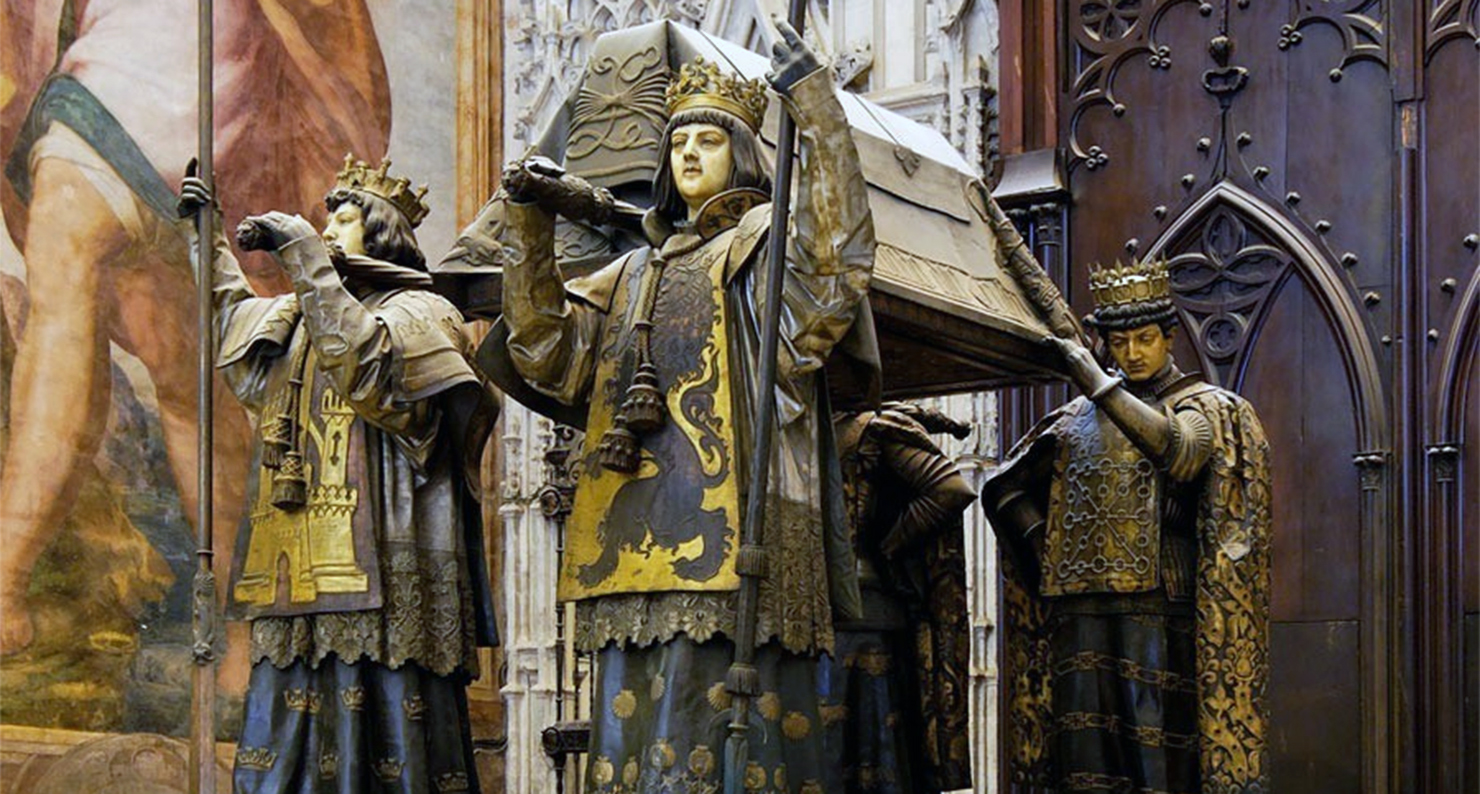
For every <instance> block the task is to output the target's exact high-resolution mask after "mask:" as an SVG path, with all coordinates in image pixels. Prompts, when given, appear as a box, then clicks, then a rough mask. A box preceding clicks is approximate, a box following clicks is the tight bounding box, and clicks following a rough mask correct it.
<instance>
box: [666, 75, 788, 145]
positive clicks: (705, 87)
mask: <svg viewBox="0 0 1480 794" xmlns="http://www.w3.org/2000/svg"><path fill="white" fill-rule="evenodd" d="M664 97H665V98H666V99H667V100H668V115H669V116H670V117H672V116H673V115H674V114H675V113H679V112H681V111H684V110H689V109H691V108H714V109H716V110H723V111H725V112H726V113H729V114H731V115H733V116H736V117H738V118H739V119H740V120H741V121H743V122H745V124H746V125H747V126H749V127H750V129H751V130H752V131H759V130H760V128H761V120H762V119H764V118H765V117H766V102H767V98H766V84H765V83H764V82H762V81H760V80H746V79H745V78H743V77H737V76H735V75H732V74H728V73H726V72H722V71H720V68H719V66H717V65H715V64H712V63H709V62H708V61H705V60H704V59H703V58H697V57H696V58H694V61H693V63H686V64H684V65H683V66H682V67H680V68H679V70H678V77H677V78H676V79H674V81H673V82H672V83H669V84H668V90H667V91H665V92H664Z"/></svg>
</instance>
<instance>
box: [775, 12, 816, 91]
mask: <svg viewBox="0 0 1480 794" xmlns="http://www.w3.org/2000/svg"><path fill="white" fill-rule="evenodd" d="M772 19H773V20H774V21H775V23H776V30H778V31H779V32H780V33H781V41H778V42H776V43H775V44H774V45H772V46H771V72H770V73H769V74H767V75H766V79H767V80H768V81H770V83H771V87H772V88H775V89H776V90H777V91H779V92H780V93H783V94H786V93H790V91H791V87H792V86H794V85H796V84H797V83H799V82H801V80H802V78H804V77H806V76H807V75H809V74H812V73H813V72H815V71H817V70H818V69H821V68H822V61H821V60H819V59H818V57H817V54H816V53H814V52H812V48H811V47H808V46H807V42H805V41H803V40H802V35H801V34H800V33H797V31H796V28H794V27H792V26H791V23H789V22H787V21H786V20H784V19H781V18H780V17H772Z"/></svg>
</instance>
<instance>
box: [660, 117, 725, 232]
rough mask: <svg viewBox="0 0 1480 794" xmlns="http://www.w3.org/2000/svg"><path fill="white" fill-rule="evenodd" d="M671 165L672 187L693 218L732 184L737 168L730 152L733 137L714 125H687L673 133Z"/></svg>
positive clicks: (669, 163) (669, 155)
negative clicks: (732, 172)
mask: <svg viewBox="0 0 1480 794" xmlns="http://www.w3.org/2000/svg"><path fill="white" fill-rule="evenodd" d="M668 157H669V162H668V165H669V166H670V167H671V168H672V169H673V186H674V187H676V188H677V189H678V195H679V196H680V197H681V198H683V203H684V204H686V205H687V206H688V208H689V217H690V218H692V217H694V215H695V214H696V213H697V212H698V211H699V208H700V207H702V206H703V205H704V202H706V201H708V200H709V199H710V198H713V197H714V196H715V194H717V193H720V192H721V191H723V190H724V189H725V186H726V185H728V184H730V171H731V170H732V169H733V168H734V166H735V161H734V157H733V154H732V152H731V151H730V133H728V132H726V131H725V129H724V128H723V127H718V126H715V125H713V124H685V125H683V126H682V127H679V128H678V129H676V130H674V131H673V138H672V144H671V148H670V149H669V150H668Z"/></svg>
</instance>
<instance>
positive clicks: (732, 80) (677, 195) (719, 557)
mask: <svg viewBox="0 0 1480 794" xmlns="http://www.w3.org/2000/svg"><path fill="white" fill-rule="evenodd" d="M781 30H782V34H783V36H784V41H783V42H781V43H779V44H778V45H777V47H776V60H775V62H774V63H773V67H774V75H773V77H772V78H771V85H772V87H773V88H774V89H775V90H776V92H777V93H778V94H779V95H780V97H781V99H782V101H783V102H785V105H786V110H787V112H788V113H790V114H791V115H792V117H793V118H794V119H795V120H796V125H797V130H798V136H799V140H800V160H799V163H800V166H799V169H800V173H799V179H798V181H797V189H796V190H797V192H796V202H795V205H794V211H793V215H792V217H791V219H790V220H791V224H790V230H789V233H788V234H787V235H786V237H785V238H784V239H769V229H770V227H771V222H772V205H771V203H770V190H771V178H770V175H769V169H768V167H767V165H766V163H765V160H764V158H763V154H762V149H761V145H760V141H759V136H758V132H759V129H760V125H761V122H762V119H763V117H764V112H765V108H766V104H767V101H768V100H767V93H766V87H765V84H764V83H762V82H761V81H758V80H745V79H742V78H739V77H737V76H735V75H733V74H730V73H729V72H727V71H725V70H723V69H722V68H720V66H718V65H716V64H713V63H709V62H705V61H703V60H701V59H695V60H694V61H693V62H691V63H688V64H684V65H683V66H682V68H681V70H680V71H679V72H678V74H677V75H676V76H675V77H674V79H673V81H672V83H671V84H670V86H669V88H668V89H667V111H668V114H669V121H668V124H667V127H666V130H665V131H664V134H663V137H662V142H661V147H662V148H661V151H662V152H663V155H662V157H661V159H660V165H659V169H658V171H657V174H656V176H655V178H654V184H653V187H654V196H655V202H654V203H655V206H654V207H653V209H652V210H651V211H650V212H649V213H648V216H647V219H646V222H645V224H644V226H645V228H646V230H647V237H648V241H649V243H650V244H649V245H648V246H646V247H642V248H639V249H637V250H634V251H632V252H629V253H627V254H624V255H622V256H621V257H619V258H618V259H616V260H615V261H614V262H612V263H611V264H610V265H607V266H606V267H604V268H603V269H601V270H599V271H597V272H596V273H594V274H593V275H590V276H586V277H581V278H575V279H571V280H569V281H567V280H565V279H564V278H563V277H562V275H561V272H560V269H559V267H558V263H557V261H556V255H555V245H554V227H555V217H556V215H557V214H559V215H563V216H565V217H567V218H570V219H572V220H576V221H581V220H583V210H582V209H581V207H582V206H593V205H598V204H600V203H601V202H600V201H599V200H596V201H592V200H585V199H591V198H592V196H590V195H587V196H585V199H583V197H582V192H581V190H580V188H579V185H580V180H576V179H574V178H573V177H571V176H570V175H564V174H562V173H560V171H559V170H558V167H557V166H555V164H554V163H551V162H549V161H541V160H532V159H526V160H523V161H519V162H515V163H513V164H511V165H510V166H509V167H508V168H507V169H506V171H505V173H504V181H503V188H502V189H503V191H505V193H506V196H505V200H506V201H507V204H506V206H505V207H503V209H502V211H503V213H504V215H503V224H504V225H503V229H502V233H501V235H500V237H499V239H498V240H497V242H496V245H497V247H498V248H499V249H500V250H499V252H498V253H499V255H500V256H501V257H502V264H503V269H504V277H503V279H504V280H503V307H504V315H503V318H502V320H501V324H502V326H503V329H504V331H506V334H504V335H501V333H502V332H501V331H500V329H499V328H496V329H495V332H494V333H492V334H490V337H489V339H490V340H492V342H485V347H484V350H483V352H482V353H481V354H480V362H483V363H484V364H485V366H489V367H490V370H491V371H502V372H506V373H512V374H511V375H510V377H511V378H512V379H513V380H516V381H517V382H516V383H506V382H505V380H503V379H500V380H499V383H500V385H501V386H504V387H505V389H506V391H509V392H511V393H515V394H519V395H520V396H519V399H520V400H521V401H524V400H526V399H530V400H536V401H537V400H547V401H553V402H555V403H558V404H560V405H562V406H565V407H566V408H567V409H573V410H574V411H576V412H578V413H579V415H580V417H581V418H582V419H583V420H584V429H585V431H586V436H585V441H584V446H583V448H582V449H581V450H580V451H579V452H578V453H577V461H576V464H577V465H576V471H577V472H578V474H577V482H576V489H575V495H574V503H573V507H572V512H571V514H570V516H569V518H568V519H567V522H566V526H565V546H564V550H565V556H564V562H563V569H562V571H561V574H560V580H559V596H560V598H561V600H563V601H566V602H570V601H574V602H575V603H576V607H577V608H576V615H577V621H576V642H577V645H578V647H579V648H581V649H583V650H587V651H591V652H594V653H595V654H596V670H595V676H594V694H593V697H594V702H593V713H592V717H591V719H592V738H591V746H590V750H589V755H588V761H587V767H586V768H587V781H586V783H587V788H586V789H585V790H587V791H591V792H619V791H620V792H673V794H688V793H690V792H692V794H699V792H714V791H718V790H721V787H722V786H723V785H724V783H725V780H724V775H725V774H726V772H725V769H724V767H725V763H724V758H723V756H724V745H725V739H726V725H727V723H728V722H729V719H730V705H731V693H730V692H729V691H728V690H727V689H726V672H727V669H728V668H729V666H730V664H731V661H732V659H733V658H734V656H735V646H734V642H735V637H736V636H737V635H736V633H737V621H738V620H739V619H740V618H739V616H738V615H737V603H738V599H737V590H738V589H739V588H740V582H741V571H740V569H741V568H746V566H749V567H748V568H747V570H751V571H763V572H764V578H762V579H761V581H760V587H759V609H758V610H757V612H756V620H757V624H756V625H757V626H758V629H757V631H756V633H755V634H756V652H755V668H756V669H757V671H758V678H759V693H758V697H757V698H756V699H755V701H754V702H755V709H754V710H753V711H752V712H751V717H752V718H753V724H752V726H751V728H750V730H749V755H748V758H747V759H746V761H745V762H744V763H743V764H742V765H741V766H742V768H740V769H737V770H735V772H734V774H735V775H737V776H738V777H739V778H740V782H743V784H744V790H755V791H783V792H788V793H789V794H798V793H799V792H801V793H804V794H821V793H822V792H842V791H844V790H845V789H844V788H843V787H842V785H841V783H840V782H838V781H837V779H836V778H837V775H836V773H835V772H833V771H832V770H833V767H834V764H833V759H831V758H830V757H829V756H828V754H827V753H826V752H825V750H824V747H823V742H822V730H821V727H822V726H821V722H820V719H821V716H822V715H821V713H820V712H819V695H818V665H817V658H818V656H819V655H820V654H823V653H826V652H828V651H831V650H832V649H833V640H834V635H833V611H834V608H835V606H836V604H835V600H834V594H835V593H838V592H848V593H851V601H852V602H854V604H853V605H854V606H855V607H856V601H857V586H856V572H855V570H854V566H853V564H852V561H851V550H850V548H849V547H848V544H847V537H846V529H845V527H844V526H843V521H844V519H843V513H842V500H841V495H840V494H838V493H837V492H836V489H835V488H834V487H833V484H835V483H836V482H837V481H838V474H837V467H838V464H837V457H836V454H835V452H834V451H833V450H832V449H831V445H832V428H831V416H830V409H829V408H828V407H827V406H826V391H825V384H824V383H823V377H822V371H821V370H822V367H823V364H824V363H825V361H826V360H827V359H828V357H829V356H830V355H834V354H836V351H835V348H840V347H841V345H840V343H841V342H843V340H845V337H848V335H849V334H850V333H852V332H853V330H854V327H855V319H857V318H858V317H859V316H860V314H861V307H862V306H863V303H864V300H865V298H866V295H867V290H868V284H869V280H870V277H871V274H872V268H873V252H874V235H873V225H872V220H871V217H870V214H869V207H868V199H867V195H866V192H865V183H864V180H863V174H862V172H861V170H860V166H859V162H858V156H857V152H856V150H855V148H854V144H853V141H852V138H851V136H850V134H849V127H848V123H847V120H846V118H845V116H844V111H843V108H842V106H841V104H840V102H839V101H838V98H837V96H836V95H835V93H834V90H835V89H834V86H833V81H832V77H831V73H830V71H829V70H827V69H825V68H823V66H822V65H821V64H820V63H819V62H818V61H817V59H816V57H815V56H814V55H813V54H812V53H811V52H810V51H809V50H808V49H807V47H806V45H805V44H804V43H803V42H802V40H801V38H800V37H799V36H798V35H797V34H796V32H795V31H794V30H792V29H791V28H790V27H789V26H786V25H785V23H781ZM572 191H574V192H572ZM596 196H597V198H599V192H598V193H597V194H596ZM776 245H783V246H785V267H784V269H783V271H782V272H781V273H779V274H778V275H777V277H779V278H782V279H784V290H783V296H782V300H783V301H784V304H783V309H782V320H781V326H780V336H779V339H780V351H781V352H780V358H779V365H778V375H777V382H776V400H777V410H776V419H775V423H774V426H773V427H774V432H775V433H776V436H775V439H776V442H775V444H774V445H772V458H771V466H770V470H771V477H770V479H769V481H768V482H766V483H758V484H751V483H747V482H746V479H747V475H748V471H747V467H748V465H749V461H750V458H751V454H752V453H751V450H752V449H753V445H754V440H753V439H752V438H751V436H752V434H753V432H754V428H753V422H754V416H755V415H756V413H757V406H758V405H759V403H760V400H761V395H760V394H759V393H758V391H759V389H758V385H757V382H756V381H757V379H758V373H759V372H760V371H761V364H760V361H759V359H760V355H761V323H760V319H761V317H762V316H763V311H762V310H763V308H764V307H763V305H762V304H763V303H764V299H765V293H766V290H765V283H766V280H767V277H768V275H769V274H768V273H767V272H766V271H765V268H764V267H762V262H761V260H762V259H763V258H764V257H763V253H764V252H765V251H766V250H767V249H769V248H770V247H771V246H776ZM490 344H492V345H493V348H492V349H490V347H489V345H490ZM489 362H492V364H490V363H489ZM751 487H757V488H765V489H766V492H765V496H766V501H767V505H766V510H765V516H766V522H765V526H764V531H763V543H762V554H761V555H752V556H750V557H747V556H746V555H745V554H742V553H741V551H742V550H741V548H740V528H741V525H742V520H743V515H742V513H743V510H744V505H745V504H746V494H747V493H748V489H749V488H751ZM742 558H744V560H745V561H744V562H743V563H742ZM850 583H851V585H852V586H851V590H850V589H849V584H850ZM735 782H736V780H734V779H732V780H730V783H731V784H732V785H733V784H734V783H735Z"/></svg>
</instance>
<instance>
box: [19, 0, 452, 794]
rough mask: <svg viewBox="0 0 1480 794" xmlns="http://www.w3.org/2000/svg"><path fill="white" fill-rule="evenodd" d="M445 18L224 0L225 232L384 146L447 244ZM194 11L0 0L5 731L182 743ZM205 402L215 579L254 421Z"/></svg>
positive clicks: (264, 280)
mask: <svg viewBox="0 0 1480 794" xmlns="http://www.w3.org/2000/svg"><path fill="white" fill-rule="evenodd" d="M451 6H452V4H440V5H439V6H438V8H437V9H435V10H433V9H428V8H426V7H423V6H419V5H416V4H414V3H413V2H410V0H341V2H334V3H325V2H322V1H321V0H216V3H215V15H216V19H215V30H216V43H215V56H216V65H215V82H216V100H215V124H216V142H215V147H216V173H217V176H218V184H217V193H218V195H220V196H221V198H222V204H223V210H224V213H225V221H226V223H227V224H228V228H231V227H234V225H235V224H236V222H237V221H239V220H240V219H241V218H242V217H243V216H245V215H247V214H250V213H254V212H261V211H264V210H267V209H283V210H287V211H290V212H292V211H297V212H300V213H302V214H303V215H305V216H306V217H308V218H309V219H310V220H311V221H313V222H315V223H316V224H317V223H319V222H320V221H321V220H322V216H323V206H322V197H323V194H324V193H325V191H326V190H327V188H328V187H330V186H331V185H332V184H333V179H334V173H335V172H336V171H337V170H338V168H339V165H340V164H341V162H342V161H343V158H344V155H345V153H346V152H354V153H355V154H356V155H357V156H359V157H360V158H363V159H367V160H372V161H374V160H378V159H379V158H381V157H383V156H387V155H389V156H390V157H391V158H393V159H395V160H397V162H398V165H399V166H400V169H404V170H406V171H407V172H410V173H415V174H417V176H418V178H420V179H426V180H428V181H429V182H430V183H431V184H432V188H433V189H432V192H431V194H430V198H429V203H431V205H432V207H433V213H432V216H431V217H430V218H429V219H428V221H427V223H426V224H425V225H423V227H422V230H421V234H420V237H421V243H422V247H423V248H424V250H426V251H428V252H429V255H431V256H436V253H435V252H439V251H441V250H445V249H446V247H447V245H448V243H449V242H450V240H451V238H452V234H453V229H454V227H455V218H454V217H453V214H452V208H453V200H452V191H453V185H454V181H455V180H454V174H455V170H454V163H453V159H454V143H455V135H456V130H455V121H456V119H455V104H454V103H455V79H456V75H455V72H454V52H453V50H454V31H455V27H456V20H455V10H454V9H453V8H452V7H451ZM195 12H196V3H195V0H86V1H85V2H83V1H82V0H0V14H3V18H0V161H3V165H4V171H5V176H4V179H3V180H0V183H3V185H0V200H3V209H4V216H3V217H4V229H5V234H4V235H0V461H3V462H0V466H3V469H0V697H3V700H4V710H3V713H0V722H3V723H4V725H5V726H7V727H8V726H28V727H31V728H44V729H62V730H72V731H91V732H108V733H133V732H141V733H159V734H165V735H173V736H184V735H185V733H186V720H187V717H188V715H189V693H188V682H189V677H190V675H189V673H190V667H191V660H190V652H189V647H188V640H189V634H190V611H189V581H190V576H191V573H192V571H193V568H194V564H195V563H194V541H193V536H194V531H195V529H194V526H193V521H194V515H195V504H196V494H195V471H196V464H197V460H196V452H195V445H196V430H195V412H196V407H195V378H196V374H195V362H196V358H197V347H196V339H195V332H194V329H195V308H194V300H195V299H194V290H195V287H194V279H193V276H192V264H191V257H190V249H189V245H188V235H187V229H186V228H185V227H183V226H182V225H181V222H180V221H179V220H178V219H177V218H176V215H175V212H174V206H173V205H174V200H175V190H176V188H177V186H178V184H179V182H180V179H181V177H182V175H183V172H184V167H185V165H186V163H187V162H188V161H189V160H190V158H191V157H192V156H194V154H195V149H196V135H197V132H196V95H195V91H196V77H195V73H196V57H197V56H196V44H195V17H196V13H195ZM413 13H414V14H415V16H414V24H412V23H410V22H409V21H408V20H411V19H413V17H412V16H411V15H412V14H413ZM141 42H144V43H146V44H144V45H143V46H141ZM400 169H398V170H400ZM242 261H243V266H244V268H245V269H246V270H247V272H248V276H249V278H250V279H251V280H252V281H253V284H254V286H255V287H256V288H257V289H258V290H259V291H260V292H263V293H272V292H278V291H282V290H284V289H286V288H287V281H286V279H285V278H284V277H283V276H282V274H281V273H280V272H278V271H277V270H276V266H275V265H273V264H272V263H271V260H269V259H268V258H266V257H263V256H261V255H253V256H251V257H243V260H242ZM217 397H218V403H219V404H218V406H217V409H216V426H215V441H216V450H215V467H216V468H215V471H216V483H215V494H214V497H215V503H214V504H215V533H216V541H217V543H216V545H217V548H218V549H221V550H222V553H221V554H220V555H219V556H218V562H219V563H220V566H219V567H218V571H221V572H223V573H224V571H225V565H226V563H227V555H226V553H225V550H226V549H229V548H231V545H232V540H233V537H234V534H235V527H236V525H237V523H238V520H239V519H240V516H241V509H242V493H243V483H244V473H245V472H246V470H247V466H248V460H247V455H248V448H249V445H248V438H249V436H248V434H249V433H250V432H251V427H250V422H249V420H248V418H247V416H246V415H245V414H244V413H243V412H242V410H241V409H240V408H239V407H238V406H237V405H235V404H234V402H233V401H232V400H230V398H229V393H228V392H227V391H226V389H225V388H224V386H221V385H218V386H217ZM229 637H230V638H231V640H232V642H231V643H230V645H231V651H230V652H229V653H228V655H227V656H226V658H225V660H224V661H223V663H222V665H221V669H220V681H221V684H222V691H223V702H222V704H221V705H222V707H223V708H222V719H221V720H220V721H219V724H220V726H221V729H222V731H223V733H224V736H225V738H230V736H231V735H232V734H233V733H234V732H235V731H236V730H237V728H238V727H239V726H238V723H239V718H238V717H236V709H238V708H239V702H240V692H241V690H242V687H243V685H244V683H245V680H246V673H247V665H246V663H245V661H246V660H245V655H244V653H241V652H242V651H244V650H245V642H244V636H242V635H241V634H240V632H239V631H233V632H232V633H231V634H230V635H229ZM0 790H6V791H8V790H10V789H9V788H8V787H7V786H5V785H0Z"/></svg>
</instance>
